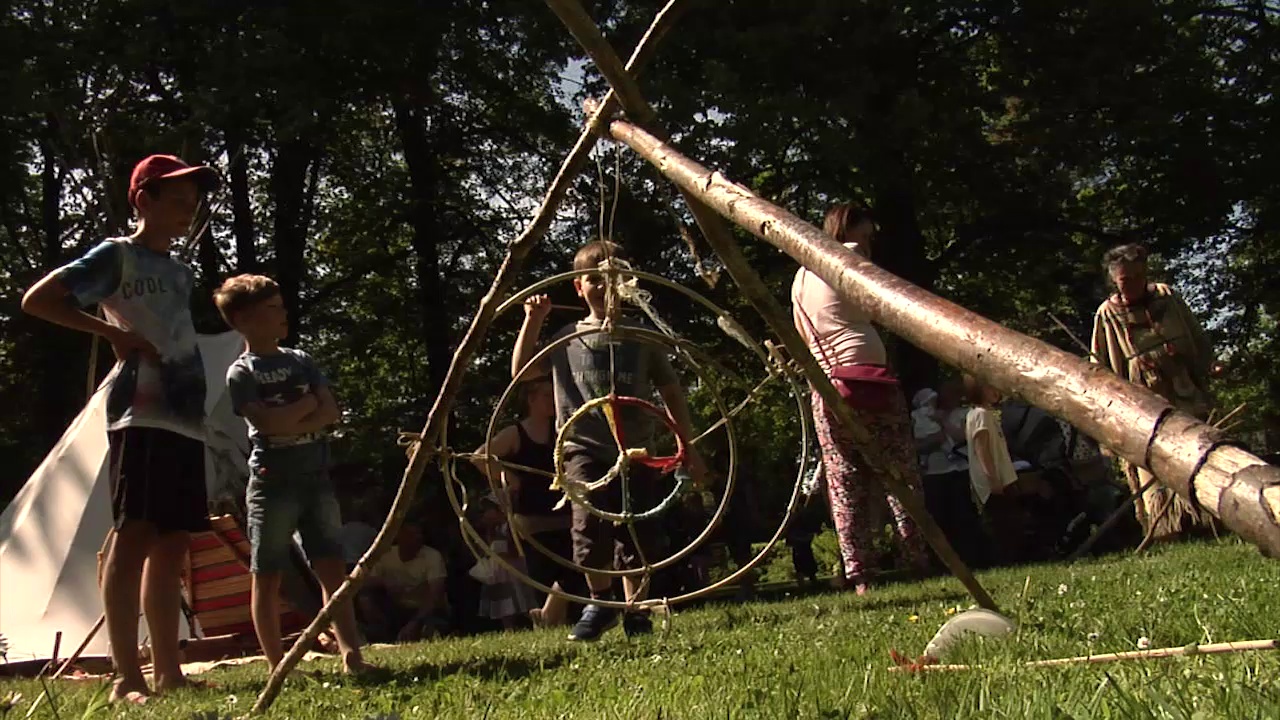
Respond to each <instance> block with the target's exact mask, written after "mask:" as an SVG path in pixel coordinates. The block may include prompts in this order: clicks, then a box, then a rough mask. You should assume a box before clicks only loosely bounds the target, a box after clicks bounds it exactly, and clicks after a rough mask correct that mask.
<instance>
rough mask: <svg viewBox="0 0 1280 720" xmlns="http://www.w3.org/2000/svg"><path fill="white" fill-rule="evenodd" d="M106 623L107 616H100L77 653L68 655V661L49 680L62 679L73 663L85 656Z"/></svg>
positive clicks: (77, 648) (78, 647)
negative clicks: (85, 652)
mask: <svg viewBox="0 0 1280 720" xmlns="http://www.w3.org/2000/svg"><path fill="white" fill-rule="evenodd" d="M106 621H107V616H106V614H102V615H99V616H98V620H97V622H95V623H94V624H93V627H91V628H89V632H88V633H87V634H85V636H84V640H81V641H80V645H79V646H77V647H76V649H75V652H73V653H71V654H70V655H68V656H67V659H66V660H63V661H62V665H60V666H58V670H57V672H55V673H54V674H53V675H52V676H50V678H49V679H51V680H57V679H58V678H60V677H62V673H64V672H66V671H67V668H69V667H71V664H72V663H74V662H75V661H77V660H79V659H80V656H81V655H82V654H84V649H85V648H87V647H89V643H91V642H93V638H94V637H95V636H96V635H97V634H98V631H99V630H101V629H102V624H103V623H105V622H106Z"/></svg>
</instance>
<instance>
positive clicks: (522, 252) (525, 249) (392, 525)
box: [252, 0, 688, 713]
mask: <svg viewBox="0 0 1280 720" xmlns="http://www.w3.org/2000/svg"><path fill="white" fill-rule="evenodd" d="M687 5H688V3H687V2H685V0H670V1H669V2H668V3H667V4H666V6H665V7H663V9H662V11H661V12H659V13H658V15H657V16H656V17H655V18H654V21H653V24H652V25H651V26H650V27H649V31H648V32H647V33H646V34H645V36H644V37H643V38H641V40H640V43H639V44H638V45H637V46H636V49H635V52H634V53H632V55H631V59H630V61H629V62H628V63H627V70H628V71H629V72H632V73H637V72H639V70H640V69H641V68H642V67H643V66H644V65H646V64H647V63H648V61H649V60H650V59H651V58H652V57H653V53H654V50H655V49H656V47H657V45H658V42H659V41H660V40H661V39H662V38H663V37H664V36H665V35H666V34H667V32H668V31H669V30H670V29H671V28H672V27H673V26H674V25H675V23H676V21H677V20H678V19H679V17H680V16H681V14H683V12H684V10H685V8H686V7H687ZM617 108H618V104H617V100H616V99H615V97H614V96H613V94H612V93H610V94H609V95H608V96H606V97H605V100H604V103H603V104H602V107H601V109H600V113H598V115H597V116H596V117H593V118H592V120H591V121H590V123H589V124H588V129H586V130H584V131H583V132H582V134H581V135H580V136H579V137H578V142H577V143H576V144H575V145H574V147H573V150H571V151H570V153H569V155H568V156H567V157H566V158H565V160H564V162H563V163H562V164H561V166H560V171H559V172H558V173H557V174H556V177H555V180H553V181H552V183H551V186H550V187H549V188H548V189H547V192H546V195H545V196H544V197H543V200H542V204H541V205H540V206H539V207H538V211H537V213H536V214H535V215H534V217H533V220H532V221H531V222H530V223H529V225H528V227H526V228H525V230H524V232H523V233H521V234H520V236H519V237H518V238H516V240H515V241H514V242H513V243H512V244H511V246H510V248H509V249H508V252H507V257H506V259H505V260H504V261H503V263H502V266H501V267H500V268H499V269H498V273H497V275H495V276H494V279H493V284H492V285H490V287H489V292H488V293H487V294H486V295H485V296H484V299H483V300H481V302H480V307H479V308H478V310H477V311H476V316H475V318H474V319H473V320H472V321H471V327H470V328H468V330H467V334H466V335H465V336H464V337H463V339H462V343H461V345H459V347H458V350H457V352H455V353H454V356H453V360H452V362H451V363H450V365H449V371H448V373H447V374H446V375H445V379H444V383H443V384H442V385H441V388H440V394H439V395H438V396H437V397H436V401H435V404H434V405H433V406H432V408H431V412H430V413H429V414H428V416H427V421H426V425H425V426H424V427H423V429H422V432H421V433H420V434H419V437H420V438H421V440H420V441H419V442H417V443H415V444H414V446H413V448H412V452H411V454H410V456H409V465H408V467H406V468H405V472H404V477H403V478H402V479H401V481H400V489H399V491H398V492H397V493H396V497H395V500H394V501H393V502H392V504H391V511H390V513H389V514H388V517H387V520H386V522H385V523H384V524H383V526H382V529H381V530H380V531H379V532H378V535H377V537H376V538H374V541H373V544H372V545H371V546H370V548H369V549H368V550H367V551H365V554H364V557H362V558H360V562H358V563H357V564H356V567H355V569H354V570H353V571H352V573H351V576H350V577H349V578H347V581H346V582H344V583H343V584H342V586H341V587H339V588H338V590H337V592H335V593H334V594H333V596H332V597H331V598H329V601H328V602H326V603H325V604H324V607H323V608H321V609H320V612H319V613H317V614H316V617H315V618H314V619H313V620H312V621H311V624H310V625H308V626H307V629H306V630H305V631H304V632H303V634H302V636H301V637H300V638H299V639H298V641H297V642H295V643H294V645H293V647H292V648H290V650H289V652H288V653H286V654H285V656H284V659H283V660H281V661H280V664H279V665H277V666H276V668H275V670H273V671H272V673H271V677H270V678H268V679H267V685H266V687H264V688H263V689H262V693H261V694H260V695H259V696H258V699H257V701H256V702H255V703H254V705H253V710H252V712H254V713H262V712H265V711H266V710H267V708H269V707H271V703H272V702H274V701H275V698H276V696H277V695H279V693H280V688H281V687H282V686H283V685H284V680H285V678H286V677H288V675H289V673H290V672H291V671H292V670H293V668H294V667H296V666H297V664H298V662H299V661H301V660H302V657H303V655H305V654H306V651H307V648H309V647H311V645H312V643H314V642H315V640H316V638H317V637H318V636H319V635H320V632H321V631H323V630H324V629H325V628H326V627H328V626H329V621H330V613H331V612H332V607H333V605H334V603H336V602H344V601H348V600H349V599H350V598H351V597H352V596H353V595H354V594H355V592H356V590H357V589H358V588H359V586H360V583H361V582H362V581H363V580H364V578H365V576H366V575H367V574H368V572H369V568H370V567H372V566H373V564H374V563H375V562H377V560H378V558H380V557H381V556H382V554H383V553H384V552H386V550H387V549H389V548H390V547H391V543H392V541H393V539H394V538H395V536H396V533H398V532H399V530H400V526H401V525H402V524H403V522H404V516H405V513H407V512H408V510H409V504H410V502H411V501H412V499H413V496H414V493H415V492H416V491H417V488H418V482H419V480H420V479H421V477H422V472H423V470H424V469H426V465H427V463H428V462H429V461H430V460H431V459H432V457H433V456H434V455H435V454H436V444H437V443H438V442H439V440H440V436H441V433H442V431H443V430H444V428H445V425H446V424H447V422H448V418H449V413H450V411H451V410H452V409H453V403H454V401H455V400H456V398H457V395H458V391H459V390H460V389H461V387H462V378H463V376H464V375H465V373H466V369H467V367H468V366H469V365H470V363H471V359H472V357H474V356H475V354H476V352H477V351H478V350H479V348H480V345H481V343H482V342H483V341H484V337H485V334H486V333H487V332H488V330H489V325H490V324H492V321H493V317H494V314H495V313H496V312H497V309H498V306H499V305H501V304H502V301H503V300H504V299H505V298H506V296H507V294H508V293H510V291H511V288H512V287H513V286H514V285H515V280H516V277H517V275H519V272H520V268H521V267H522V266H523V264H524V260H525V258H526V257H527V256H528V255H529V252H530V251H532V250H533V248H534V246H535V245H537V243H538V241H539V240H540V239H542V237H543V236H544V235H546V232H547V230H548V229H549V228H550V227H551V222H552V220H554V219H555V211H556V208H557V207H559V206H560V203H561V202H562V201H563V200H564V198H565V195H566V194H567V193H568V191H569V187H570V185H572V183H573V181H574V180H575V179H576V178H577V177H578V176H579V175H580V174H581V173H582V170H583V168H585V167H586V164H587V158H588V156H589V155H590V153H591V149H592V147H594V146H595V144H596V141H597V137H596V132H595V129H597V128H599V127H601V126H602V125H603V123H604V122H606V120H607V118H608V117H609V115H610V114H612V113H613V112H615V111H616V110H617Z"/></svg>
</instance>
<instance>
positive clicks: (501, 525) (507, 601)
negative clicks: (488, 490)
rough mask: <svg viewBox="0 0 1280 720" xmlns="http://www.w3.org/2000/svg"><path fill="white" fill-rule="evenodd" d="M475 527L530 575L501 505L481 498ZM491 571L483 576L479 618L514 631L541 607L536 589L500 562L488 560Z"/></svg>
mask: <svg viewBox="0 0 1280 720" xmlns="http://www.w3.org/2000/svg"><path fill="white" fill-rule="evenodd" d="M476 529H477V530H479V531H480V534H481V535H482V536H484V538H485V541H486V542H487V543H489V549H490V550H491V551H492V552H493V553H494V554H495V555H498V556H501V557H502V559H503V560H505V561H506V562H507V563H510V565H511V566H512V567H514V568H515V569H517V570H519V571H520V572H522V573H525V574H526V575H527V574H528V569H527V567H526V565H525V562H524V558H522V557H520V555H519V553H518V552H516V548H515V545H514V544H513V541H512V538H511V530H510V528H509V527H508V526H507V519H506V517H505V516H504V515H503V513H502V510H501V508H499V507H498V504H497V503H496V502H494V501H493V500H492V499H490V498H486V499H485V500H483V501H481V510H480V513H479V519H478V523H477V526H476ZM485 565H486V566H487V567H488V569H489V572H488V573H486V574H485V577H484V578H483V579H481V580H480V581H481V583H483V584H484V587H483V588H482V589H481V591H480V617H483V618H488V619H490V620H497V621H498V622H500V623H502V627H503V628H504V629H506V630H514V629H515V628H516V627H517V626H518V624H519V620H521V619H523V618H524V616H525V615H526V614H527V613H528V612H529V611H530V610H532V609H534V608H535V607H537V606H538V600H537V598H536V597H535V596H534V594H533V588H532V587H530V586H529V585H526V584H525V583H524V582H523V581H521V580H520V579H519V578H517V577H516V576H515V575H512V574H511V573H510V572H509V571H508V570H507V569H506V568H505V567H503V566H502V565H501V564H499V563H497V562H495V561H492V560H490V561H489V562H488V563H485Z"/></svg>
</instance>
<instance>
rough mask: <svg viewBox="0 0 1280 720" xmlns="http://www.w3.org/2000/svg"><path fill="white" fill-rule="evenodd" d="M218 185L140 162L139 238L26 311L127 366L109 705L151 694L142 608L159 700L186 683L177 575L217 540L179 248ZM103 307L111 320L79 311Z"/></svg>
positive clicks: (119, 423) (117, 246)
mask: <svg viewBox="0 0 1280 720" xmlns="http://www.w3.org/2000/svg"><path fill="white" fill-rule="evenodd" d="M218 183H219V180H218V174H217V172H216V171H215V170H214V169H213V168H210V167H205V166H196V167H192V166H190V165H187V164H186V163H185V162H183V161H182V160H180V159H178V158H176V157H174V156H172V155H152V156H150V157H147V158H145V159H143V160H142V161H141V162H139V163H138V164H137V165H136V166H135V167H134V169H133V173H132V175H131V176H130V179H129V196H128V197H129V205H130V206H131V207H133V209H134V210H135V212H136V213H137V218H138V229H137V230H136V231H135V232H134V234H133V235H131V236H129V237H126V238H111V239H108V240H106V241H104V242H102V243H100V244H99V245H98V246H97V247H94V248H93V249H92V250H90V251H89V252H88V253H86V254H85V255H84V257H81V258H80V259H79V260H76V261H75V262H72V263H70V264H68V265H65V266H63V267H61V268H59V269H57V270H54V271H53V272H51V273H49V274H48V275H46V276H45V277H44V278H43V279H41V280H40V281H39V282H37V283H36V284H35V285H33V286H32V287H31V289H30V290H28V291H27V293H26V295H25V296H24V297H23V298H22V309H23V310H24V311H25V312H27V313H29V314H31V315H34V316H36V317H38V318H41V319H44V320H48V321H49V322H52V323H56V324H58V325H62V326H64V327H68V328H71V329H73V330H80V331H83V332H87V333H92V334H95V335H100V336H102V337H103V338H104V339H105V340H106V341H107V342H109V343H111V348H112V349H113V350H114V351H115V354H116V366H115V368H113V370H112V372H111V374H110V375H108V376H107V379H106V380H105V381H104V383H105V384H106V385H107V387H108V390H107V440H108V445H109V447H110V452H109V456H108V463H109V473H110V485H111V511H112V519H113V521H114V538H113V539H112V541H111V543H110V546H109V548H108V549H107V553H106V558H105V563H104V572H103V578H102V605H103V613H104V615H105V616H106V626H107V636H108V640H109V642H110V644H111V660H112V663H113V664H114V665H115V670H116V679H115V682H114V684H113V685H112V689H111V700H112V701H117V700H126V701H128V702H133V703H139V704H141V703H143V702H146V700H147V698H148V697H149V695H150V692H151V690H150V688H148V686H147V681H146V679H145V678H144V677H143V675H142V668H141V666H140V664H139V661H138V607H139V604H141V606H142V610H143V612H144V614H145V615H146V619H147V628H148V630H149V632H150V636H151V644H152V654H153V660H154V667H155V671H154V680H155V689H156V690H157V691H164V690H169V689H172V688H175V687H180V686H182V685H185V684H187V679H186V678H185V677H184V676H183V674H182V668H181V666H180V656H179V652H178V619H179V618H178V614H179V607H180V598H181V582H180V574H181V571H182V566H183V562H184V560H185V558H186V555H187V538H188V534H189V533H192V532H200V531H204V530H208V528H209V516H208V507H207V500H206V495H207V491H206V489H205V478H204V441H205V414H204V403H205V391H206V387H205V376H204V363H203V361H202V359H201V357H200V350H199V347H198V346H197V345H196V330H195V326H194V325H193V324H192V320H191V308H190V300H191V289H192V286H193V285H194V275H193V273H192V272H191V268H189V267H187V266H186V265H184V264H183V263H181V262H179V261H178V260H176V259H174V258H173V257H171V256H170V255H169V249H170V246H171V245H172V243H173V239H174V238H178V237H182V236H184V235H185V234H186V233H187V230H188V228H189V227H190V225H191V220H192V218H193V217H194V215H195V212H196V208H197V207H198V206H199V203H200V197H201V194H202V193H204V192H208V191H210V190H213V189H214V188H216V187H217V186H218ZM95 303H96V304H98V305H100V306H101V308H102V312H103V316H104V317H105V320H102V319H99V318H97V317H94V316H93V315H90V314H88V313H86V312H84V311H83V310H81V308H82V307H86V306H89V305H93V304H95ZM144 567H145V572H144ZM140 591H141V592H140Z"/></svg>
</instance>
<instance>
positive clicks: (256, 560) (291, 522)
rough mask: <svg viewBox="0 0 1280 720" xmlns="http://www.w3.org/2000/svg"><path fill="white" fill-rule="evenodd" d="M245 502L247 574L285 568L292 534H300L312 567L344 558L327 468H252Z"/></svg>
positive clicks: (340, 523)
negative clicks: (295, 469)
mask: <svg viewBox="0 0 1280 720" xmlns="http://www.w3.org/2000/svg"><path fill="white" fill-rule="evenodd" d="M245 500H246V505H247V506H248V524H249V547H250V554H251V563H250V571H251V572H254V573H270V572H282V571H284V570H285V569H287V568H288V567H289V564H290V556H289V548H290V543H292V541H293V533H294V531H297V532H298V534H300V535H302V549H303V551H304V552H305V553H306V555H307V560H308V561H310V562H311V563H312V564H315V562H316V560H321V559H324V558H341V557H342V513H341V511H340V510H339V508H338V498H337V496H336V494H335V493H334V488H333V481H332V480H331V479H330V478H329V471H328V470H327V469H320V470H313V471H309V472H291V471H282V470H279V469H276V468H273V469H272V471H270V472H265V471H263V468H253V469H252V474H251V475H250V477H249V489H248V492H247V493H246V498H245Z"/></svg>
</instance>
